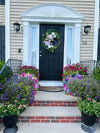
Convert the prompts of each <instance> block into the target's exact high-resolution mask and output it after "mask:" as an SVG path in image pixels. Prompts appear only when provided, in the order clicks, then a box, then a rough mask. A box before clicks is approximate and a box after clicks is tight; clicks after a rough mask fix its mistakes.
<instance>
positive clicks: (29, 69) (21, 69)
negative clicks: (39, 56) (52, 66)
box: [19, 65, 39, 78]
mask: <svg viewBox="0 0 100 133" xmlns="http://www.w3.org/2000/svg"><path fill="white" fill-rule="evenodd" d="M22 73H29V74H33V75H34V77H36V78H39V69H37V68H36V67H34V66H26V65H25V66H22V67H21V66H19V74H22Z"/></svg>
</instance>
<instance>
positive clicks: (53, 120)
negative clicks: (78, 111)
mask: <svg viewBox="0 0 100 133" xmlns="http://www.w3.org/2000/svg"><path fill="white" fill-rule="evenodd" d="M1 122H2V120H1ZM18 122H19V123H80V122H82V120H81V117H50V116H44V117H43V116H41V117H40V116H39V117H38V116H36V117H33V116H32V117H31V116H28V117H27V116H21V117H19V118H18ZM96 123H100V117H99V118H97V120H96Z"/></svg>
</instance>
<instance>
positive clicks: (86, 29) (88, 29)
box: [84, 25, 91, 34]
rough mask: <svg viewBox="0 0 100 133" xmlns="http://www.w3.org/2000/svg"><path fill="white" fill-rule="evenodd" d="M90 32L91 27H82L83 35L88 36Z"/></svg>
mask: <svg viewBox="0 0 100 133" xmlns="http://www.w3.org/2000/svg"><path fill="white" fill-rule="evenodd" d="M90 30H91V26H90V25H86V26H84V33H86V34H88V33H89V32H90Z"/></svg>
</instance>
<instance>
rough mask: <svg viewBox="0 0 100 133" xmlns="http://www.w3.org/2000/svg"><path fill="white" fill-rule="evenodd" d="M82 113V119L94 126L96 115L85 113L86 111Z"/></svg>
mask: <svg viewBox="0 0 100 133" xmlns="http://www.w3.org/2000/svg"><path fill="white" fill-rule="evenodd" d="M81 115H82V121H83V122H84V124H85V125H87V126H93V125H94V124H95V122H96V118H97V116H96V115H89V114H85V113H84V112H81Z"/></svg>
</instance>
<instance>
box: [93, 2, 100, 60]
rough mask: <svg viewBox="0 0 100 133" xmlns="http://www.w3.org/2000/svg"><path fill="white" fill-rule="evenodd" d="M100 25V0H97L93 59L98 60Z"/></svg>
mask: <svg viewBox="0 0 100 133" xmlns="http://www.w3.org/2000/svg"><path fill="white" fill-rule="evenodd" d="M98 27H99V0H95V18H94V42H93V60H96V61H97V49H98Z"/></svg>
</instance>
